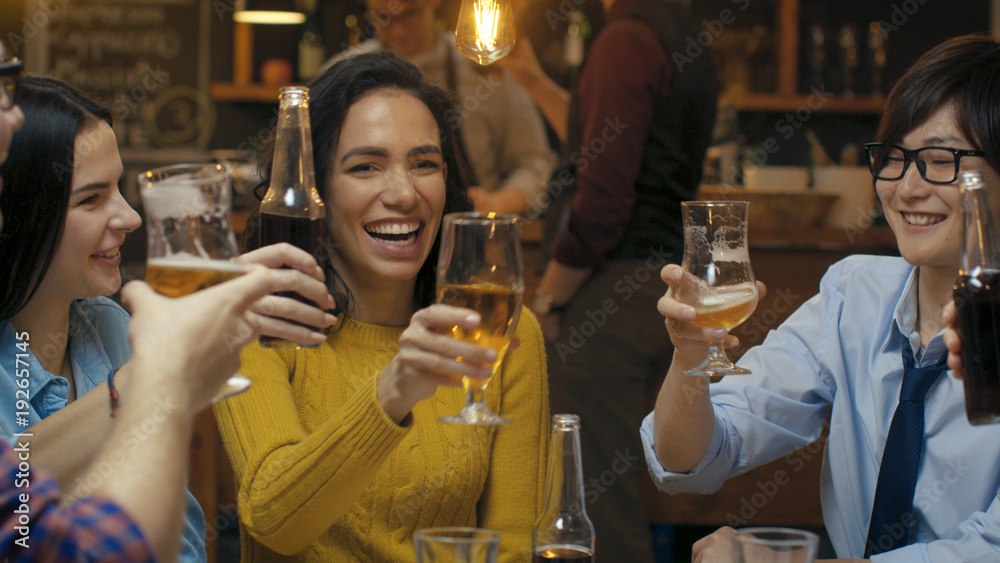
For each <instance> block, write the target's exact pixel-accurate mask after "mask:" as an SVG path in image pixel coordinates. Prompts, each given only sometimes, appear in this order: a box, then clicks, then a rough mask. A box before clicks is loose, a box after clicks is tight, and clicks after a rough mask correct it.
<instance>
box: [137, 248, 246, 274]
mask: <svg viewBox="0 0 1000 563" xmlns="http://www.w3.org/2000/svg"><path fill="white" fill-rule="evenodd" d="M146 265H147V266H157V267H160V268H176V269H183V270H214V271H217V272H239V273H243V271H244V270H245V268H244V267H243V264H240V263H239V262H235V261H233V260H206V259H203V258H198V257H197V256H195V255H194V254H190V253H188V252H179V253H177V254H173V255H171V256H161V257H159V258H150V259H149V260H147V261H146Z"/></svg>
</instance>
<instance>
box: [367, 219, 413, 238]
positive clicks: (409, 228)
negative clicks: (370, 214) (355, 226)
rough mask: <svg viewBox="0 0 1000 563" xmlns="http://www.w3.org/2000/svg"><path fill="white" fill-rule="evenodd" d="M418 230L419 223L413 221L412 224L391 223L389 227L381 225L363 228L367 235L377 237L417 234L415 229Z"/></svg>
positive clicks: (385, 224) (384, 224)
mask: <svg viewBox="0 0 1000 563" xmlns="http://www.w3.org/2000/svg"><path fill="white" fill-rule="evenodd" d="M419 228H420V223H419V222H417V221H414V222H412V223H393V224H391V225H390V224H387V223H383V224H381V225H375V226H371V227H365V230H366V231H368V232H369V233H375V234H379V235H409V234H413V233H415V232H417V229H419Z"/></svg>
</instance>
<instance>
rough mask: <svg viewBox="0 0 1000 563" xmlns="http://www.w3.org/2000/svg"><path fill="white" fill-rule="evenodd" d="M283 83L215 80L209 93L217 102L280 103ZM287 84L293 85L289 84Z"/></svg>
mask: <svg viewBox="0 0 1000 563" xmlns="http://www.w3.org/2000/svg"><path fill="white" fill-rule="evenodd" d="M281 86H282V85H269V84H260V83H258V82H248V83H246V84H237V83H235V82H213V83H212V85H211V86H210V87H209V90H208V92H209V95H210V96H212V99H213V100H215V101H217V102H262V103H273V104H276V103H278V91H279V90H280V89H281ZM286 86H292V84H287V85H286Z"/></svg>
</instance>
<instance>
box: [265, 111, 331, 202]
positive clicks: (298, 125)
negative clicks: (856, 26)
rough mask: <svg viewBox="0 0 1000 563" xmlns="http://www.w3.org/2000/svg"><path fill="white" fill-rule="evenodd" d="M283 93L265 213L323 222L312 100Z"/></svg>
mask: <svg viewBox="0 0 1000 563" xmlns="http://www.w3.org/2000/svg"><path fill="white" fill-rule="evenodd" d="M287 94H288V95H286V92H283V93H282V97H281V105H280V107H279V110H278V127H277V133H276V136H275V142H274V157H273V160H272V162H271V178H270V184H269V186H268V190H267V194H265V196H264V200H263V201H262V202H261V213H268V214H274V215H282V216H288V217H301V218H310V219H320V218H323V217H324V216H325V210H324V205H323V201H322V199H321V198H320V196H319V192H318V191H317V189H316V172H315V167H314V165H313V148H312V129H311V127H310V125H309V103H308V96H307V95H306V96H304V97H303V96H301V95H296V93H295V92H290V93H287Z"/></svg>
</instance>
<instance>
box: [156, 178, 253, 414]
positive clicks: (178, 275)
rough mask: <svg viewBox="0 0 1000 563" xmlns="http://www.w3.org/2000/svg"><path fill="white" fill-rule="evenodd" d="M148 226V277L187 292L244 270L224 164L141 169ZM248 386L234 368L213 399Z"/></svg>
mask: <svg viewBox="0 0 1000 563" xmlns="http://www.w3.org/2000/svg"><path fill="white" fill-rule="evenodd" d="M139 193H140V194H141V196H142V211H143V215H144V217H145V220H146V229H147V231H148V249H147V253H146V283H148V284H149V285H150V286H152V288H153V289H155V290H156V291H158V292H159V293H162V294H163V295H166V296H167V297H183V296H185V295H189V294H191V293H194V292H195V291H198V290H199V289H204V288H206V287H210V286H213V285H215V284H218V283H222V282H224V281H227V280H231V279H233V278H235V277H236V276H239V275H240V274H242V273H243V266H242V265H241V264H240V263H239V262H237V261H236V260H237V258H238V257H239V247H238V245H237V244H236V236H235V235H234V234H233V228H232V184H231V180H230V176H229V170H228V169H227V168H226V167H224V166H223V165H221V164H179V165H175V166H165V167H162V168H155V169H153V170H148V171H146V172H143V173H142V174H140V175H139ZM249 386H250V379H249V378H247V377H246V376H243V375H239V374H236V375H234V376H232V377H231V378H229V381H227V382H226V385H225V386H223V388H222V389H221V390H220V391H219V394H218V395H216V398H215V400H219V399H222V398H225V397H229V396H232V395H234V394H236V393H239V392H240V391H243V390H245V389H246V388H247V387H249Z"/></svg>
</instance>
